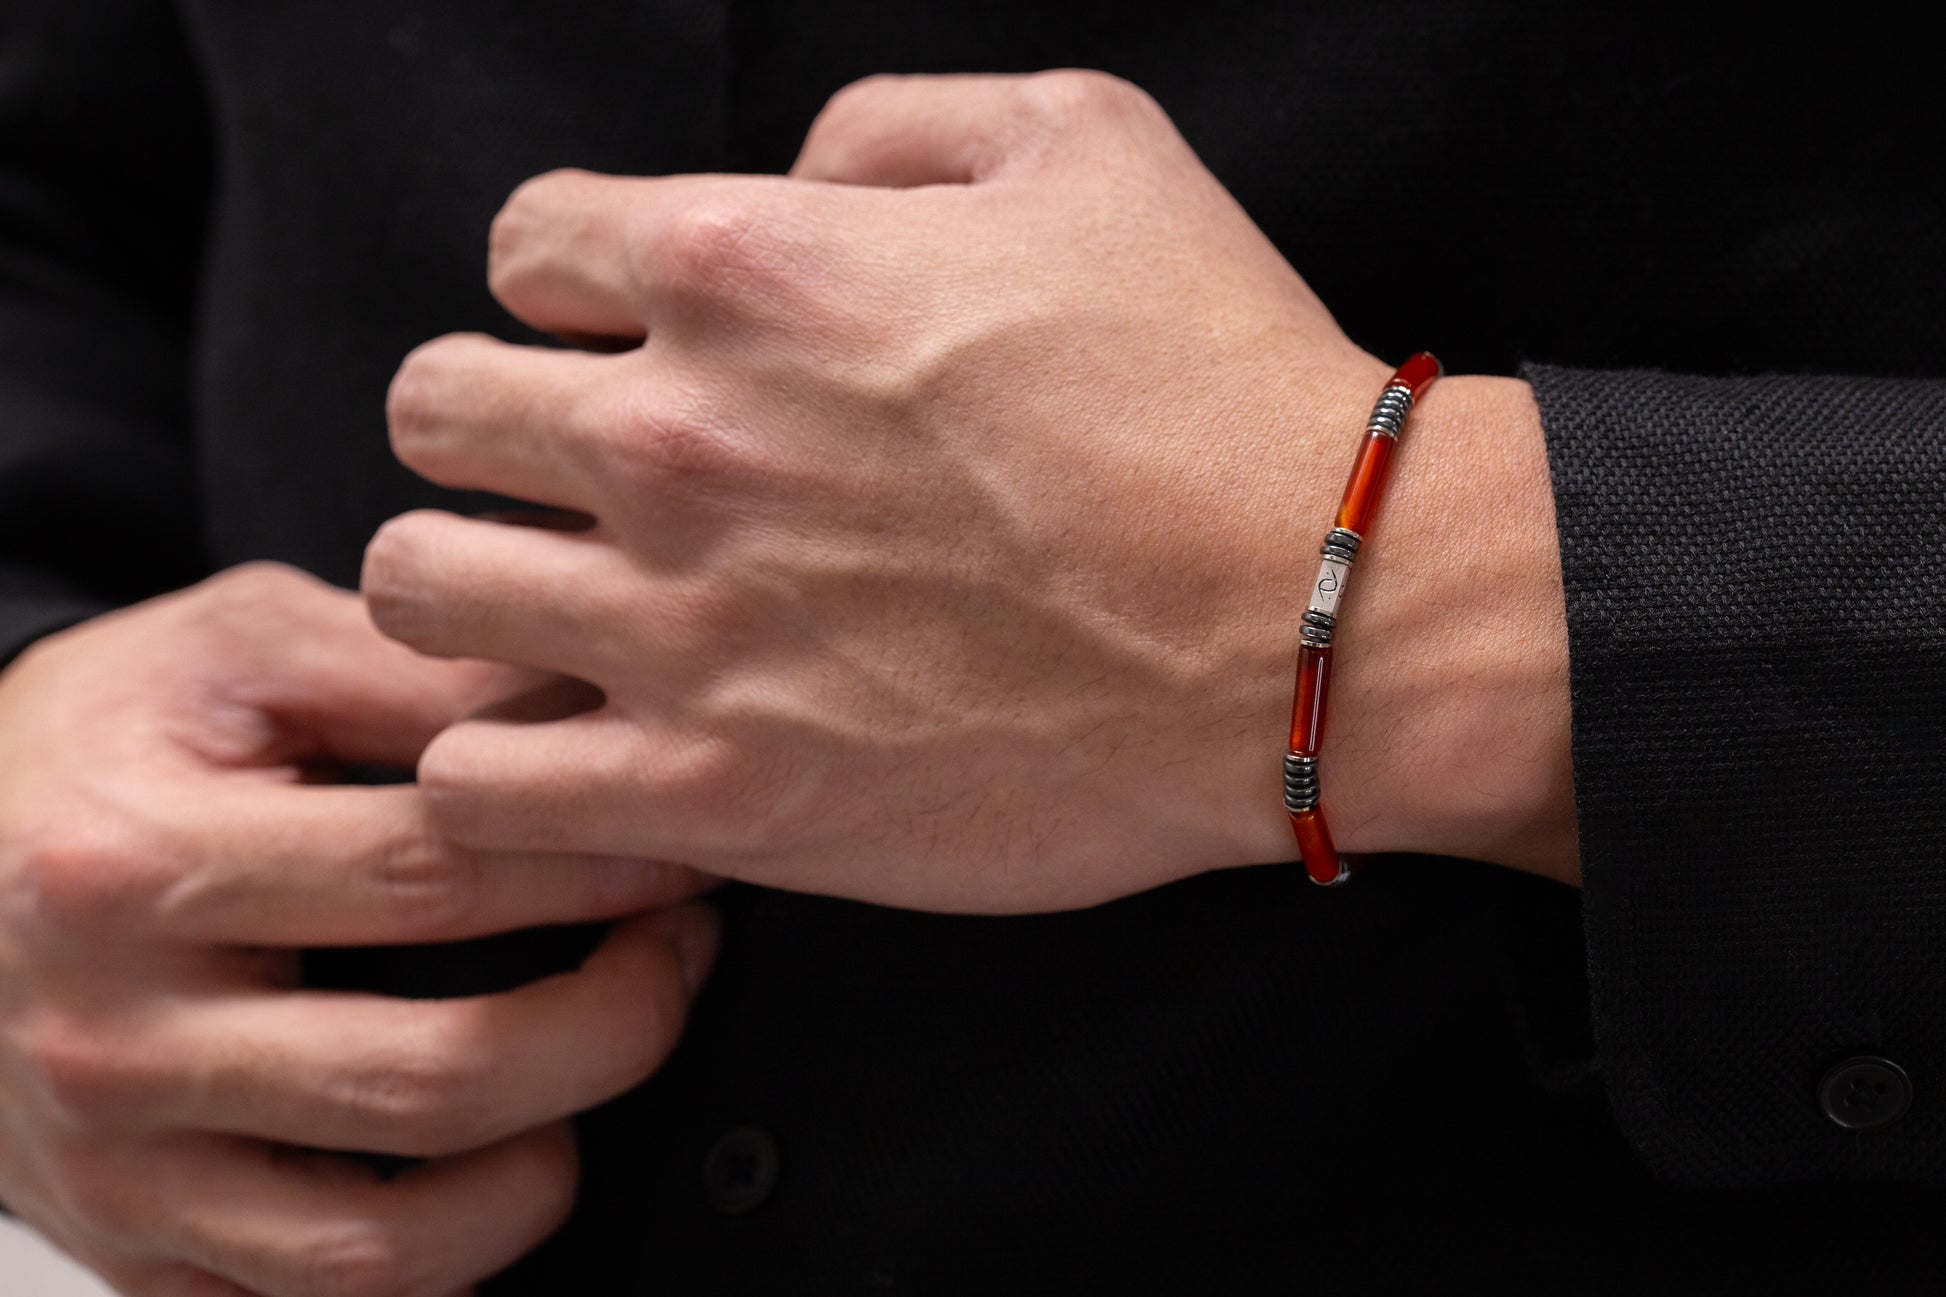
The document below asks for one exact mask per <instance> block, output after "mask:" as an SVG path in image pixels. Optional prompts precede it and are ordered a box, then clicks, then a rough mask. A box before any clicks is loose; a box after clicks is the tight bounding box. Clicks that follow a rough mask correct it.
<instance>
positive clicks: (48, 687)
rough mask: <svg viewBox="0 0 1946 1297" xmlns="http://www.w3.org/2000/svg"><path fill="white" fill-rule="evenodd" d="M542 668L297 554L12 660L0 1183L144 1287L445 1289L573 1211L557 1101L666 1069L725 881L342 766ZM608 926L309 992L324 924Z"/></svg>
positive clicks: (384, 1296) (463, 929)
mask: <svg viewBox="0 0 1946 1297" xmlns="http://www.w3.org/2000/svg"><path fill="white" fill-rule="evenodd" d="M532 683H533V681H532V680H531V679H530V678H528V677H526V676H523V675H521V674H520V673H516V672H510V671H508V670H506V669H505V668H499V667H489V666H486V665H484V664H480V663H444V662H433V661H430V660H427V659H425V658H422V657H420V656H418V655H417V654H414V653H412V652H410V651H408V650H406V649H404V648H401V647H400V646H399V645H397V644H395V643H392V642H391V641H389V640H386V639H384V638H383V637H381V636H380V635H379V634H378V633H377V632H376V631H375V630H374V629H373V628H372V626H371V624H370V622H369V620H368V619H367V617H366V616H365V613H364V610H363V608H362V606H361V605H360V603H359V601H358V599H357V598H356V597H355V596H353V595H350V594H347V593H345V592H343V591H338V590H333V589H331V588H329V587H327V586H324V585H322V584H320V583H318V582H316V581H314V580H312V579H310V578H308V577H304V576H300V575H298V574H296V573H294V572H292V571H290V570H288V569H281V568H275V567H270V566H256V567H250V568H244V569H238V570H236V571H233V572H230V573H226V574H224V575H222V576H219V577H216V578H213V579H211V580H209V581H206V582H204V583H203V584H201V585H199V586H196V587H193V588H191V589H189V590H187V591H184V592H181V593H178V594H174V595H170V596H167V597H165V598H161V599H156V600H153V601H151V602H149V603H145V604H141V605H138V606H136V607H134V608H131V609H129V610H127V611H124V612H121V613H117V614H114V615H111V616H108V617H103V618H100V619H98V620H96V621H93V622H90V623H87V624H85V625H83V626H80V627H77V628H75V629H73V630H70V631H67V632H64V633H62V634H59V635H55V636H52V637H50V638H49V639H47V640H44V641H42V642H41V643H40V644H38V645H36V646H35V647H34V648H32V649H31V650H29V651H28V652H27V653H26V654H25V655H23V656H22V657H21V658H19V659H18V660H17V661H16V662H15V663H14V664H13V665H12V666H11V667H9V668H8V669H7V670H6V672H5V673H4V674H0V1200H3V1201H5V1202H6V1203H7V1205H8V1206H9V1207H10V1208H11V1209H12V1210H13V1211H15V1212H16V1213H18V1214H19V1215H20V1216H21V1217H23V1218H24V1219H26V1220H27V1221H28V1222H29V1223H31V1224H33V1225H34V1226H35V1227H36V1228H38V1229H39V1230H41V1231H42V1232H43V1233H45V1234H46V1235H47V1236H48V1237H50V1238H51V1239H53V1240H54V1241H55V1242H56V1243H57V1244H59V1245H60V1246H61V1247H62V1248H64V1249H66V1250H67V1251H68V1252H70V1253H71V1254H72V1255H74V1256H75V1257H77V1258H79V1259H80V1260H81V1261H83V1262H84V1263H85V1264H87V1265H88V1266H90V1267H91V1268H93V1269H95V1270H96V1271H98V1272H99V1273H100V1274H101V1275H103V1276H104V1277H106V1278H107V1279H108V1280H109V1281H110V1282H112V1283H113V1284H115V1285H116V1287H117V1288H119V1289H120V1290H121V1291H122V1292H124V1293H129V1294H135V1295H136V1297H236V1295H237V1294H262V1295H263V1297H362V1295H370V1297H446V1295H447V1294H453V1293H459V1292H465V1291H469V1290H470V1287H471V1285H472V1284H474V1283H475V1282H477V1281H478V1280H480V1279H482V1278H484V1277H485V1276H487V1275H489V1274H491V1273H493V1272H495V1271H497V1270H500V1269H502V1268H504V1267H505V1266H506V1265H508V1264H509V1263H511V1262H512V1261H513V1260H515V1259H516V1258H517V1257H518V1256H520V1255H521V1254H522V1253H524V1252H526V1251H527V1250H528V1249H529V1248H531V1247H532V1246H533V1245H534V1244H535V1243H537V1242H539V1241H540V1240H541V1239H542V1238H544V1237H545V1236H546V1235H547V1234H549V1233H550V1232H552V1231H553V1229H554V1228H555V1227H556V1226H557V1225H558V1224H559V1223H560V1222H561V1220H562V1219H563V1218H564V1217H565V1215H566V1213H567V1212H568V1210H569V1208H570V1206H571V1204H572V1201H573V1197H574V1187H575V1178H576V1151H575V1146H574V1140H573V1136H572V1134H571V1132H570V1131H569V1128H568V1126H567V1124H566V1122H565V1120H564V1119H565V1118H566V1117H568V1116H569V1115H570V1114H572V1113H574V1112H577V1111H580V1110H582V1109H584V1108H587V1107H589V1106H591V1105H593V1104H595V1103H598V1102H600V1101H602V1100H604V1099H606V1098H609V1097H612V1096H613V1095H615V1094H618V1093H620V1092H621V1091H623V1090H625V1089H627V1088H629V1087H630V1086H632V1085H634V1084H636V1083H637V1082H639V1081H640V1080H642V1079H643V1078H644V1077H646V1076H647V1075H649V1074H650V1073H651V1072H652V1071H653V1070H654V1069H655V1068H656V1066H657V1065H658V1064H659V1063H660V1062H661V1060H662V1059H663V1057H664V1056H665V1055H666V1054H667V1052H668V1051H669V1049H670V1048H671V1047H672V1046H673V1044H674V1042H675V1039H676V1037H677V1034H678V1033H679V1032H680V1030H681V1027H682V1023H683V1018H684V1015H685V1013H686V1011H687V1007H688V1003H689V1000H690V997H691V995H692V994H693V992H694V989H695V987H696V985H697V984H698V983H699V982H700V980H701V979H702V977H703V976H704V975H705V973H706V971H707V968H708V965H709V961H710V959H711V957H712V954H713V951H714V948H715V941H716V934H715V923H714V919H713V918H712V916H711V914H710V912H709V911H708V910H707V909H705V908H703V907H701V906H698V905H694V904H683V902H684V901H685V900H686V898H688V897H690V896H692V895H693V894H695V893H696V892H697V891H699V890H700V889H701V887H702V885H703V883H704V880H702V879H700V878H698V877H697V876H696V875H694V874H692V873H691V872H689V871H687V870H685V869H681V868H679V867H676V866H671V865H658V864H653V863H650V862H644V861H637V860H613V859H608V860H602V859H595V858H592V857H588V856H582V855H576V854H571V853H558V852H550V853H545V854H538V853H506V854H496V853H486V852H479V851H474V850H470V849H465V848H459V847H456V846H454V845H452V844H450V843H448V842H446V841H444V840H443V839H442V838H441V837H440V836H439V835H438V833H437V832H436V830H435V829H434V828H433V827H432V825H431V821H430V820H429V818H428V816H427V814H426V807H425V800H424V798H423V796H422V795H421V794H420V793H419V791H418V790H417V789H415V788H413V787H411V786H399V787H389V788H371V787H350V786H345V785H334V784H332V783H330V782H329V780H330V777H331V776H330V764H331V763H333V762H369V763H379V764H386V765H394V766H404V767H408V768H409V767H410V766H411V765H412V763H413V762H414V760H415V759H417V757H418V756H419V754H420V752H421V750H422V749H423V748H424V746H425V744H426V742H427V740H429V739H430V738H431V737H432V736H433V735H434V734H436V733H438V732H439V731H440V730H441V729H442V728H444V727H446V726H447V725H450V724H451V723H452V722H453V721H454V720H456V719H457V718H459V717H461V716H464V715H466V714H468V713H469V712H471V711H473V710H475V709H476V708H479V707H481V706H482V705H483V704H486V703H489V702H490V701H491V700H493V699H495V698H499V697H501V696H503V695H505V694H507V693H508V692H509V691H512V690H518V689H521V688H523V687H527V686H530V685H531V684H532ZM625 916H633V917H625ZM610 918H622V919H623V921H622V922H621V923H619V924H618V925H617V926H616V927H615V928H614V929H613V931H612V934H611V935H610V936H609V937H608V938H607V940H606V941H605V943H604V944H603V945H602V946H601V947H600V948H599V950H598V951H597V952H596V953H595V954H594V955H593V956H591V957H590V958H589V960H588V961H587V962H586V964H585V965H584V966H583V967H582V968H580V969H579V970H578V971H575V972H571V973H567V974H563V975H561V976H557V977H553V978H549V979H546V980H544V981H541V982H537V983H535V984H533V985H531V986H529V987H527V988H524V989H521V990H516V991H513V992H510V993H507V994H503V995H491V996H481V997H478V998H474V999H461V1000H450V1001H438V1002H432V1001H423V1002H421V1001H407V1000H399V999H392V998H388V997H380V996H371V995H357V994H348V993H327V992H322V991H311V990H306V989H303V988H301V987H300V986H299V985H298V950H299V949H300V948H302V947H307V946H309V947H315V946H342V945H363V944H380V943H383V944H391V943H421V942H438V941H449V940H455V939H459V938H464V937H469V936H477V935H482V934H486V933H491V932H499V931H506V930H510V929H516V928H525V927H531V926H534V925H536V924H542V923H553V922H568V921H577V920H584V919H590V920H591V919H610ZM300 1150H302V1151H300ZM332 1150H346V1151H349V1150H359V1151H367V1152H383V1153H391V1154H397V1155H402V1156H407V1157H411V1158H416V1159H425V1160H424V1161H423V1162H420V1163H418V1164H416V1165H414V1166H413V1167H412V1168H411V1169H408V1170H406V1171H404V1172H403V1173H402V1174H400V1175H398V1176H396V1177H395V1178H393V1179H390V1180H382V1179H381V1178H379V1177H378V1176H377V1175H376V1174H375V1173H374V1172H373V1171H372V1170H370V1169H369V1168H368V1166H367V1165H366V1164H363V1163H360V1162H356V1161H353V1160H350V1159H347V1158H343V1157H338V1156H333V1155H332V1154H331V1151H332Z"/></svg>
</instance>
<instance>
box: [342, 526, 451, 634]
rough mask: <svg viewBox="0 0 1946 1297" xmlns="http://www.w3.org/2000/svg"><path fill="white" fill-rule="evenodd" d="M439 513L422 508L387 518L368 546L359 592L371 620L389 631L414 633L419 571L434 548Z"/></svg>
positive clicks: (417, 603) (380, 627)
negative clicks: (434, 534)
mask: <svg viewBox="0 0 1946 1297" xmlns="http://www.w3.org/2000/svg"><path fill="white" fill-rule="evenodd" d="M438 526H439V515H438V514H436V513H435V512H433V511H431V510H425V509H419V510H414V511H413V512H411V513H402V514H400V515H399V516H397V517H396V518H391V519H388V520H387V521H386V522H384V523H383V524H381V525H380V526H379V529H378V530H377V531H376V532H374V533H373V534H372V539H371V540H370V542H368V543H367V544H366V546H365V562H364V568H363V570H362V571H361V572H360V574H359V578H358V588H359V592H360V593H361V594H362V595H363V596H364V598H365V607H366V608H367V610H369V612H370V614H371V618H372V621H373V623H374V624H375V625H377V627H378V628H379V629H380V630H382V631H384V632H385V633H386V634H387V635H391V636H393V637H394V638H399V639H404V638H408V637H410V636H411V634H412V633H413V631H414V629H415V625H416V621H417V616H416V615H417V612H418V610H419V599H418V597H417V596H418V593H419V584H420V583H419V573H420V572H421V571H422V570H423V569H424V567H425V565H426V562H427V560H428V557H429V555H430V553H431V551H432V549H433V545H434V541H433V539H432V536H433V533H434V531H435V529H436V528H437V527H438Z"/></svg>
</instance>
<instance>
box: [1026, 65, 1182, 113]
mask: <svg viewBox="0 0 1946 1297" xmlns="http://www.w3.org/2000/svg"><path fill="white" fill-rule="evenodd" d="M1022 89H1023V91H1024V92H1025V94H1026V96H1027V101H1028V103H1029V105H1030V107H1031V108H1033V109H1034V110H1035V111H1036V112H1037V113H1038V114H1039V115H1040V116H1042V117H1043V118H1045V119H1046V120H1048V121H1049V122H1050V124H1053V125H1056V126H1070V125H1076V124H1085V123H1090V122H1101V121H1108V122H1116V123H1127V122H1130V121H1136V120H1142V119H1146V118H1148V117H1150V116H1151V115H1154V114H1159V113H1160V112H1161V109H1160V108H1158V107H1157V106H1156V102H1155V100H1154V99H1152V98H1150V97H1149V94H1148V92H1147V91H1145V90H1143V89H1141V88H1140V87H1139V86H1137V85H1135V83H1133V82H1131V81H1125V80H1123V79H1122V78H1121V77H1118V76H1114V75H1112V74H1110V73H1107V72H1096V71H1092V70H1088V69H1080V68H1062V69H1059V70H1056V71H1053V72H1041V73H1037V74H1035V75H1034V76H1031V77H1028V78H1027V79H1026V80H1025V81H1024V82H1023V83H1022Z"/></svg>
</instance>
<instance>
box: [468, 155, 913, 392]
mask: <svg viewBox="0 0 1946 1297" xmlns="http://www.w3.org/2000/svg"><path fill="white" fill-rule="evenodd" d="M880 197H882V196H880ZM873 201H874V200H873V198H872V197H870V196H868V195H867V194H865V193H864V192H863V191H860V190H858V189H856V188H851V187H847V186H843V185H815V184H806V183H803V182H802V181H797V180H788V179H785V178H783V177H781V176H669V177H642V176H601V175H595V174H593V173H590V172H585V171H555V172H549V173H548V174H546V175H544V176H538V177H536V178H535V179H533V180H530V181H528V182H526V183H525V184H523V185H522V186H521V187H520V188H519V189H517V190H515V191H514V193H513V196H512V197H510V198H509V199H508V200H507V204H506V206H505V207H504V208H502V209H501V212H500V215H499V216H498V217H496V218H495V220H494V235H493V246H492V252H491V264H490V268H489V276H488V278H489V282H490V285H491V287H492V289H493V294H494V296H495V297H496V298H498V299H499V301H500V304H501V305H503V306H505V307H506V308H507V310H509V311H510V312H512V313H513V314H514V315H515V316H517V317H518V318H520V319H521V320H524V321H525V322H526V323H528V324H531V325H533V326H534V327H535V328H538V329H543V330H546V331H547V332H551V333H556V334H568V335H590V334H600V333H604V332H610V333H612V332H614V331H616V330H618V329H623V328H628V329H631V330H633V332H634V336H636V337H638V338H639V337H642V336H644V335H645V334H646V335H650V336H653V337H656V338H661V337H663V336H664V335H665V334H666V333H668V332H669V331H670V330H672V329H674V330H676V331H677V332H678V333H680V332H681V331H682V330H684V329H693V328H695V327H697V326H698V325H699V323H701V322H706V321H718V320H730V321H733V322H734V323H735V324H736V325H737V326H738V327H739V329H743V330H748V329H750V328H753V327H756V326H759V325H766V324H767V325H770V326H772V327H776V326H777V325H779V324H780V323H781V324H783V325H784V326H787V327H790V328H792V329H793V330H795V329H798V328H800V327H801V326H802V323H803V321H804V320H805V318H806V310H807V308H815V305H816V303H817V302H818V301H820V300H822V299H823V297H824V296H829V295H833V294H836V293H837V292H839V291H840V290H842V289H844V288H846V287H848V286H851V285H852V284H853V283H854V282H855V281H856V280H857V279H858V277H859V276H860V275H862V274H866V273H869V271H870V270H871V269H872V268H873V267H874V266H875V265H877V264H878V263H879V262H882V261H883V260H884V257H885V253H884V250H883V249H882V248H877V247H872V246H853V245H852V244H851V243H848V242H847V241H846V240H845V238H844V236H845V235H846V234H849V233H851V232H853V231H856V230H858V229H863V228H871V227H872V226H873V224H874V222H875V221H878V220H881V219H882V217H881V216H880V215H879V214H877V213H875V212H873V211H871V210H870V207H871V205H872V203H873ZM860 242H861V244H862V241H860ZM875 259H876V260H875ZM617 359H620V358H617Z"/></svg>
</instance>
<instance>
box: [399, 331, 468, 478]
mask: <svg viewBox="0 0 1946 1297" xmlns="http://www.w3.org/2000/svg"><path fill="white" fill-rule="evenodd" d="M480 336H481V335H479V334H465V333H449V334H445V335H443V336H441V337H437V338H434V339H432V340H431V341H429V342H422V343H420V344H419V345H418V346H417V347H414V348H413V349H412V350H411V351H410V352H408V353H406V357H405V359H404V360H402V361H400V362H399V367H398V369H397V370H396V371H394V373H393V375H392V381H391V383H390V384H388V385H387V387H386V389H385V426H386V428H387V429H388V430H389V431H390V434H391V438H392V449H393V452H394V453H395V454H397V455H399V457H400V458H401V459H404V458H405V457H406V455H407V454H408V453H409V452H411V451H412V450H413V449H415V448H416V447H417V446H419V445H420V444H421V443H423V442H424V441H425V440H426V439H427V437H428V436H429V435H430V434H432V433H433V432H435V431H437V430H438V427H439V411H440V410H441V409H442V408H443V397H444V395H445V393H446V391H447V388H448V386H449V384H448V381H447V372H448V369H449V362H450V360H451V359H452V358H453V353H454V352H455V351H457V350H459V349H461V348H464V347H468V346H472V345H474V344H476V343H477V342H478V341H479V339H480ZM408 462H409V461H408Z"/></svg>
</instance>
